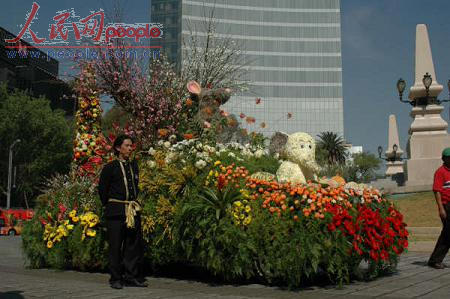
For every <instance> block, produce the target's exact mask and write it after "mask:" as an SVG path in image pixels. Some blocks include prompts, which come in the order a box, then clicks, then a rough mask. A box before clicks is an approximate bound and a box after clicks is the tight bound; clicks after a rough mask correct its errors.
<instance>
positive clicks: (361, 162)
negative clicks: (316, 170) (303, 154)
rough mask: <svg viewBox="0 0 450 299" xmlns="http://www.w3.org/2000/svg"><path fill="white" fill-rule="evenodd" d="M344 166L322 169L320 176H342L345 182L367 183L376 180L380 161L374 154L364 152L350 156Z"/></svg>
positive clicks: (331, 166) (338, 165)
mask: <svg viewBox="0 0 450 299" xmlns="http://www.w3.org/2000/svg"><path fill="white" fill-rule="evenodd" d="M352 158H353V159H348V160H347V162H346V163H345V164H331V165H325V164H324V165H325V166H324V167H322V169H321V172H320V174H319V175H320V176H326V177H333V176H335V175H340V176H342V177H343V178H344V179H345V181H346V182H357V183H369V182H371V181H373V180H375V179H376V178H377V170H378V169H379V168H380V163H381V162H380V159H378V158H377V157H376V156H375V155H374V154H372V153H368V152H364V153H358V154H353V155H352Z"/></svg>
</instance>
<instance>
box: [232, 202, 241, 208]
mask: <svg viewBox="0 0 450 299" xmlns="http://www.w3.org/2000/svg"><path fill="white" fill-rule="evenodd" d="M234 205H235V206H236V207H240V206H242V203H241V202H240V201H235V202H234Z"/></svg>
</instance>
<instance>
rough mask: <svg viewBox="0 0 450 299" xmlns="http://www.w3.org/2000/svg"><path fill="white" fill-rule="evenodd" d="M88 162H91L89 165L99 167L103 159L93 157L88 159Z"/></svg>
mask: <svg viewBox="0 0 450 299" xmlns="http://www.w3.org/2000/svg"><path fill="white" fill-rule="evenodd" d="M88 161H89V162H91V163H94V164H97V165H99V164H102V162H103V159H102V158H101V157H99V156H93V157H90V158H89V160H88Z"/></svg>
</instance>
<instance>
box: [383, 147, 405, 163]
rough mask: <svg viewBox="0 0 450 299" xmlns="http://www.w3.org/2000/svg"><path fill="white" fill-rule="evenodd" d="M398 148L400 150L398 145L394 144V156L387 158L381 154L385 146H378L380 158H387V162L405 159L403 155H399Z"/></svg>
mask: <svg viewBox="0 0 450 299" xmlns="http://www.w3.org/2000/svg"><path fill="white" fill-rule="evenodd" d="M397 150H398V145H397V144H394V145H393V146H392V156H391V157H387V158H382V157H381V154H382V153H383V147H382V146H381V145H380V146H378V158H380V159H382V160H385V161H387V162H395V161H402V160H403V158H402V157H397Z"/></svg>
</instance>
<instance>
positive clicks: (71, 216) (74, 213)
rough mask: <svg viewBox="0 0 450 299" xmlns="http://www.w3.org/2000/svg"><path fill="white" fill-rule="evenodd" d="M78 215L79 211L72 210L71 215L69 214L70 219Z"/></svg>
mask: <svg viewBox="0 0 450 299" xmlns="http://www.w3.org/2000/svg"><path fill="white" fill-rule="evenodd" d="M76 214H77V210H72V211H70V213H69V217H70V218H73V217H75V215H76Z"/></svg>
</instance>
